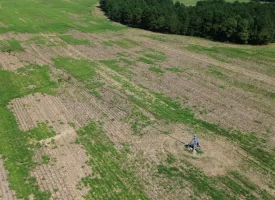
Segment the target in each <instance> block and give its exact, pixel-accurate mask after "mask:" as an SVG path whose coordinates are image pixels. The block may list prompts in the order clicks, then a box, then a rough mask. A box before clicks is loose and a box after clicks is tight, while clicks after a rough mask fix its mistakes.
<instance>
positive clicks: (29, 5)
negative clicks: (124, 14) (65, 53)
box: [0, 0, 126, 33]
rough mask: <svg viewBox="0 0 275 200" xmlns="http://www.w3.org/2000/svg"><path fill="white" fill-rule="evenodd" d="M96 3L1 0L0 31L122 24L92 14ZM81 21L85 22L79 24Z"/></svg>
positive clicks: (97, 28)
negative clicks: (1, 24)
mask: <svg viewBox="0 0 275 200" xmlns="http://www.w3.org/2000/svg"><path fill="white" fill-rule="evenodd" d="M96 3H98V1H96V0H70V1H53V0H51V1H26V0H17V1H10V0H1V12H0V21H1V22H2V23H3V24H5V25H6V26H1V27H0V33H6V32H15V33H49V32H57V33H65V32H67V31H69V30H72V29H74V30H79V31H82V32H103V31H105V30H121V29H125V28H126V27H124V26H119V25H116V24H113V23H111V22H110V21H108V20H107V19H104V18H99V17H98V16H97V15H95V14H94V12H95V10H94V8H93V6H94V5H95V4H96ZM11 13H12V15H11ZM72 15H73V16H77V17H71V16H72ZM78 16H79V17H78ZM89 22H95V23H89ZM82 23H85V24H87V25H88V26H81V24H82Z"/></svg>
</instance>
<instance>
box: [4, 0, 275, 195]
mask: <svg viewBox="0 0 275 200" xmlns="http://www.w3.org/2000/svg"><path fill="white" fill-rule="evenodd" d="M62 2H63V1H62ZM64 2H65V3H67V4H71V3H72V2H73V3H75V4H76V2H75V1H73V0H72V1H64ZM64 2H63V3H64ZM65 3H64V4H65ZM91 10H92V11H90V12H92V13H93V17H94V18H95V19H94V18H93V20H92V19H85V20H82V18H83V19H84V16H86V15H83V16H82V15H78V14H73V13H69V14H68V18H70V19H71V20H75V21H74V24H75V27H78V26H81V27H82V28H83V27H84V28H85V27H86V28H89V27H90V26H97V25H98V24H100V23H101V21H98V20H105V21H109V20H107V19H105V17H104V15H103V14H102V12H101V11H100V10H99V9H98V8H97V7H92V8H91ZM66 16H67V15H66ZM105 21H103V22H104V23H107V22H105ZM103 22H102V23H103ZM108 23H111V22H108ZM0 26H4V24H3V25H2V23H1V21H0ZM112 26H119V27H120V26H121V25H116V23H112ZM1 40H3V41H10V40H16V41H18V42H19V43H20V45H21V47H22V48H23V50H14V51H13V48H14V47H11V49H12V51H11V52H6V51H5V52H4V51H3V52H1V51H0V78H1V77H2V81H3V82H1V80H0V92H2V93H3V94H4V95H3V97H0V106H1V108H0V109H3V110H0V112H2V113H6V114H5V115H6V116H7V117H6V118H7V120H6V121H5V122H4V121H3V122H2V121H0V132H1V131H2V132H3V135H0V139H1V138H5V137H6V136H5V133H13V134H10V135H11V136H9V137H11V140H10V141H12V142H11V143H9V144H11V145H12V144H13V142H14V145H15V146H13V147H10V146H8V145H4V144H3V145H2V147H0V155H3V156H2V157H0V172H1V174H0V177H1V179H0V199H3V200H6V199H7V200H9V199H23V198H25V199H62V200H67V199H72V200H78V199H79V200H80V199H273V198H274V197H275V189H274V185H275V168H274V166H275V159H274V153H275V145H274V144H275V143H274V142H275V123H274V122H275V106H274V102H275V79H274V77H275V64H274V61H275V59H274V55H275V54H274V55H273V56H272V53H270V52H272V49H273V48H274V47H275V46H274V45H273V44H271V45H269V46H262V47H251V46H247V45H242V46H241V45H233V44H221V43H216V42H212V41H209V40H204V39H198V38H193V37H185V36H175V35H164V34H157V33H151V32H148V31H143V30H138V29H133V28H125V27H124V29H122V30H117V31H116V30H108V29H107V28H106V30H105V29H104V31H103V32H96V31H81V30H79V28H75V30H67V31H64V32H62V33H61V32H60V33H59V32H52V33H49V32H45V33H15V32H7V33H5V34H2V35H1ZM17 49H20V48H17ZM39 70H40V71H39ZM1 73H2V74H3V75H2V74H1ZM4 77H8V78H9V77H11V78H10V79H7V80H6V79H4ZM13 77H14V78H13ZM10 84H11V86H10ZM5 109H6V110H5ZM4 111H5V112H4ZM8 113H10V114H8ZM3 116H4V114H3ZM6 118H5V117H4V118H3V119H6ZM13 121H14V123H13ZM10 124H11V126H13V127H16V129H14V130H10V129H8V128H9V127H10V126H9V125H10ZM2 127H3V129H1V128H2ZM193 134H196V135H197V136H198V138H199V140H200V143H201V145H202V151H201V152H198V153H197V154H193V153H192V152H191V151H189V150H188V149H186V148H185V147H184V143H188V142H189V141H190V140H191V139H192V137H193ZM19 136H20V137H21V139H20V138H19ZM17 137H18V138H17ZM17 140H21V144H22V149H24V150H26V152H28V151H30V150H31V152H29V153H28V158H26V159H25V158H24V159H25V160H23V161H20V162H19V161H16V158H18V157H20V156H19V154H18V152H20V150H17V149H16V148H17V147H16V144H17V143H16V141H17ZM3 141H9V140H8V138H7V140H6V139H5V140H4V139H3ZM23 142H25V143H24V144H23ZM19 143H20V141H19ZM19 143H18V144H19ZM19 146H20V148H21V145H19ZM18 148H19V147H18ZM13 149H14V151H13ZM11 152H14V153H11ZM5 153H6V154H5ZM13 160H14V164H13V165H12V164H11V163H9V162H13ZM26 163H27V164H26ZM12 166H16V167H17V166H18V167H17V168H13V167H12ZM26 166H27V167H26ZM21 167H22V169H23V170H22V171H20V170H19V169H21ZM21 183H32V184H33V186H30V187H32V188H29V189H24V184H21ZM9 185H10V186H9ZM20 188H23V189H20ZM198 193H199V196H196V194H198Z"/></svg>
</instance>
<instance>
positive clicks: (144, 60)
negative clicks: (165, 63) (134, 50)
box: [137, 57, 155, 65]
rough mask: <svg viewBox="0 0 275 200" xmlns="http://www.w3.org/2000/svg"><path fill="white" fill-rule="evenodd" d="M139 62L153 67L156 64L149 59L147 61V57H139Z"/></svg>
mask: <svg viewBox="0 0 275 200" xmlns="http://www.w3.org/2000/svg"><path fill="white" fill-rule="evenodd" d="M137 61H139V62H143V63H146V64H148V65H153V64H155V62H154V61H152V60H149V59H147V58H145V57H139V58H138V59H137Z"/></svg>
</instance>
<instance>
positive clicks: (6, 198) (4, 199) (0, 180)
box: [0, 155, 17, 200]
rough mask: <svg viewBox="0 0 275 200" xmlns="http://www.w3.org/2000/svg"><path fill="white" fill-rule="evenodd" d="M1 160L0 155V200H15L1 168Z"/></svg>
mask: <svg viewBox="0 0 275 200" xmlns="http://www.w3.org/2000/svg"><path fill="white" fill-rule="evenodd" d="M3 164H4V163H3V159H2V157H1V155H0V199H1V200H16V199H17V198H16V197H15V192H14V191H12V190H11V189H10V188H9V182H8V180H7V176H8V173H7V171H6V170H5V168H4V166H3Z"/></svg>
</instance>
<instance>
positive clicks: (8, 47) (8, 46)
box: [0, 39, 24, 52]
mask: <svg viewBox="0 0 275 200" xmlns="http://www.w3.org/2000/svg"><path fill="white" fill-rule="evenodd" d="M0 51H2V52H17V51H24V48H23V47H22V46H21V44H20V42H19V41H18V40H15V39H12V40H1V41H0Z"/></svg>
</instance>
